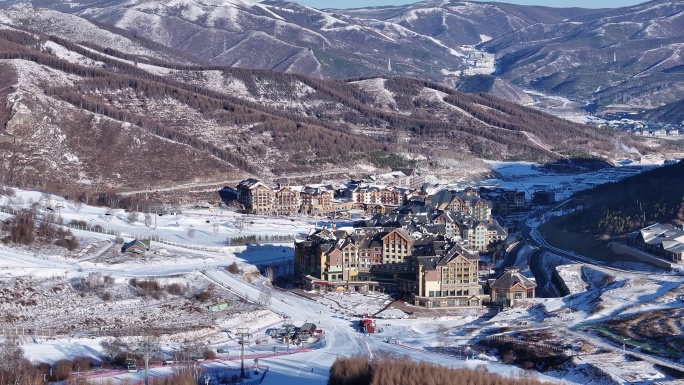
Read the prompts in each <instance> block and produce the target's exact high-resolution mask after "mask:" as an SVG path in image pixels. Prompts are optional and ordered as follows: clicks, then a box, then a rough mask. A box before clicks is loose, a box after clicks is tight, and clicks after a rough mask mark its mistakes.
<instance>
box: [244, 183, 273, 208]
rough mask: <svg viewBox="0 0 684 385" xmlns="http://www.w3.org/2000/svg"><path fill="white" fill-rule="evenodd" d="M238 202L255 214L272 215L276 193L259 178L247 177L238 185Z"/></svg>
mask: <svg viewBox="0 0 684 385" xmlns="http://www.w3.org/2000/svg"><path fill="white" fill-rule="evenodd" d="M237 190H238V202H239V203H240V204H241V205H242V207H243V208H244V209H245V210H247V211H249V212H252V213H254V214H258V215H271V214H273V213H274V210H273V201H274V198H275V193H274V191H273V189H272V188H270V187H268V186H266V185H265V184H263V183H262V182H260V181H259V180H257V179H253V178H250V179H246V180H244V181H242V182H240V184H238V186H237Z"/></svg>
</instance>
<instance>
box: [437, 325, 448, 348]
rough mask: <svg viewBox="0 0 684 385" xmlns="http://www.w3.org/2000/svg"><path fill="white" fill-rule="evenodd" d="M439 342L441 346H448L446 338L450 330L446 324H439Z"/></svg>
mask: <svg viewBox="0 0 684 385" xmlns="http://www.w3.org/2000/svg"><path fill="white" fill-rule="evenodd" d="M436 332H437V341H439V344H440V345H441V346H446V337H447V334H448V333H449V328H448V327H446V325H444V324H439V325H438V326H437V330H436Z"/></svg>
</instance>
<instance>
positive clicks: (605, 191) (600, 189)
mask: <svg viewBox="0 0 684 385" xmlns="http://www.w3.org/2000/svg"><path fill="white" fill-rule="evenodd" d="M683 191H684V162H679V163H677V164H674V165H670V166H665V167H661V168H658V169H655V170H652V171H647V172H643V173H641V174H638V175H635V176H632V177H629V178H625V179H623V180H621V181H619V182H616V183H607V184H604V185H601V186H597V187H595V188H593V189H590V190H585V191H582V192H580V193H577V194H576V195H575V196H574V201H573V202H572V205H573V206H576V207H580V206H581V209H580V210H577V211H575V212H573V213H571V214H567V215H564V216H562V217H558V218H554V219H552V220H550V221H549V225H550V226H551V227H552V228H555V229H557V230H560V229H563V231H564V232H569V233H578V234H579V233H581V234H585V235H587V236H589V237H598V238H607V237H608V236H621V235H624V234H626V233H629V232H632V231H634V230H637V229H639V228H642V227H645V226H647V225H648V224H652V223H655V222H659V223H671V224H677V225H681V224H683V223H684V194H683V193H682V192H683ZM547 229H548V227H547Z"/></svg>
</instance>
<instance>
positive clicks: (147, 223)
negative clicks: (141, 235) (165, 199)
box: [145, 213, 152, 227]
mask: <svg viewBox="0 0 684 385" xmlns="http://www.w3.org/2000/svg"><path fill="white" fill-rule="evenodd" d="M145 226H147V227H150V226H152V215H150V213H147V214H145Z"/></svg>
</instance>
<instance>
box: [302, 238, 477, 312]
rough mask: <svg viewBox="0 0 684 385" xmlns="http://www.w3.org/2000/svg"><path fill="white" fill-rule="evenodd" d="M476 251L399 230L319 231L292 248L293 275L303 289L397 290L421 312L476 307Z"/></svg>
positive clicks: (440, 239)
mask: <svg viewBox="0 0 684 385" xmlns="http://www.w3.org/2000/svg"><path fill="white" fill-rule="evenodd" d="M478 261H479V256H478V255H477V253H476V252H473V251H467V250H466V249H465V248H464V247H463V246H461V245H458V244H456V243H454V242H447V241H445V240H443V238H440V237H435V236H432V235H427V236H424V237H422V238H420V239H416V238H415V237H414V236H413V235H411V234H409V233H408V232H407V231H406V230H404V229H398V228H362V229H354V230H353V231H350V232H347V231H340V230H336V231H335V230H329V229H320V230H318V231H316V232H315V233H313V234H311V235H309V236H308V237H307V239H306V240H302V241H298V242H296V243H295V273H296V275H298V276H300V277H301V278H302V279H303V281H304V283H305V287H306V288H307V289H314V290H351V289H356V290H359V291H367V290H378V289H381V288H382V289H386V290H401V291H403V292H405V293H406V294H407V297H408V298H409V300H410V301H412V302H413V303H415V304H416V305H420V306H426V307H463V306H481V305H482V303H483V297H482V289H481V287H480V286H479V284H478V277H477V272H478Z"/></svg>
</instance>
